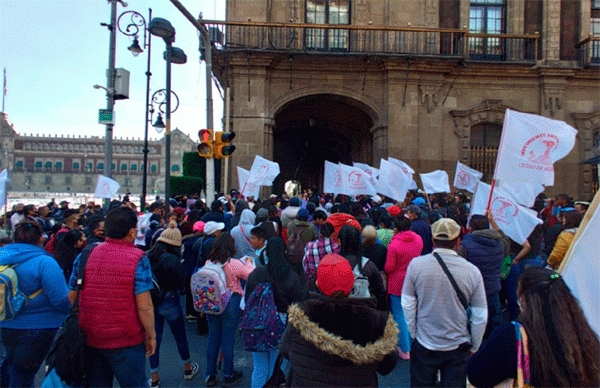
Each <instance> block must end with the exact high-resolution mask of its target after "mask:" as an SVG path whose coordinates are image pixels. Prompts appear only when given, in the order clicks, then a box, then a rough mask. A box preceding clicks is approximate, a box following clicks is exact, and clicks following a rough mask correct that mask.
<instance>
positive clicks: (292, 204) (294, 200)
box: [290, 197, 300, 207]
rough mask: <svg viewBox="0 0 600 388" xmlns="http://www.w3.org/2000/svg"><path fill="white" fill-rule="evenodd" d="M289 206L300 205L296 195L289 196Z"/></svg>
mask: <svg viewBox="0 0 600 388" xmlns="http://www.w3.org/2000/svg"><path fill="white" fill-rule="evenodd" d="M290 206H296V207H298V206H300V198H298V197H292V198H290Z"/></svg>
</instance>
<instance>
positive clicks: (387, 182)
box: [377, 159, 411, 202]
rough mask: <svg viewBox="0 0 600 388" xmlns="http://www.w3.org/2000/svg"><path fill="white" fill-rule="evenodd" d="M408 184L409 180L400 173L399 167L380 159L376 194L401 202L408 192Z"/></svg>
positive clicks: (405, 175)
mask: <svg viewBox="0 0 600 388" xmlns="http://www.w3.org/2000/svg"><path fill="white" fill-rule="evenodd" d="M410 183H411V179H410V178H409V176H408V175H407V174H405V173H404V172H403V171H402V169H401V167H399V166H397V165H395V164H392V163H390V162H388V161H387V160H385V159H381V162H380V165H379V180H378V181H377V192H378V193H380V194H383V195H385V196H386V197H390V198H392V199H395V200H396V201H398V202H402V201H404V198H405V197H406V192H407V191H408V190H409V187H410Z"/></svg>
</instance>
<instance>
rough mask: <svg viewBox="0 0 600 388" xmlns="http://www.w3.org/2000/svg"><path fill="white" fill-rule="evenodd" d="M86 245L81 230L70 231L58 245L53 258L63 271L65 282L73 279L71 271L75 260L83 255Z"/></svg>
mask: <svg viewBox="0 0 600 388" xmlns="http://www.w3.org/2000/svg"><path fill="white" fill-rule="evenodd" d="M85 244H86V238H85V235H84V234H83V232H82V231H81V230H79V229H74V230H70V231H68V232H67V233H65V236H64V237H63V238H62V240H60V242H59V243H58V246H57V247H56V249H55V251H54V254H53V256H54V259H55V260H56V262H57V263H58V265H59V266H60V268H61V269H62V270H63V273H64V275H65V282H68V281H69V279H70V278H71V271H73V263H74V262H75V258H76V257H77V256H78V255H79V254H80V253H81V250H82V249H83V248H84V247H85Z"/></svg>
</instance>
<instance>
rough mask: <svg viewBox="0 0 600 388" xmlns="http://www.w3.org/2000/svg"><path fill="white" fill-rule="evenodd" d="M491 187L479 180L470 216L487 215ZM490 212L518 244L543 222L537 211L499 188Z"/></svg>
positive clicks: (501, 227)
mask: <svg viewBox="0 0 600 388" xmlns="http://www.w3.org/2000/svg"><path fill="white" fill-rule="evenodd" d="M491 189H492V186H490V185H488V184H487V183H484V182H481V181H479V182H477V188H476V189H475V193H474V194H473V200H472V201H471V213H470V214H469V217H471V216H472V215H474V214H480V215H485V213H486V211H487V204H488V199H489V197H490V190H491ZM490 212H492V216H493V217H494V220H495V221H496V223H497V224H498V227H499V228H500V229H501V230H502V231H503V232H504V233H505V234H506V235H507V236H508V237H510V238H511V239H513V240H514V241H515V242H517V243H518V244H523V243H524V242H525V240H527V237H529V235H530V234H531V232H532V231H533V229H534V228H535V227H536V225H538V224H541V223H542V220H540V219H539V218H538V217H537V213H536V212H535V211H533V210H531V209H527V208H526V207H524V206H520V205H519V204H518V203H517V202H516V201H515V200H514V199H512V198H511V196H510V195H508V194H507V193H505V192H504V191H503V190H501V189H498V188H494V194H493V196H492V202H491V203H490Z"/></svg>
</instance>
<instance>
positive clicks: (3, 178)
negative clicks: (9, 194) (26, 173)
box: [0, 169, 8, 212]
mask: <svg viewBox="0 0 600 388" xmlns="http://www.w3.org/2000/svg"><path fill="white" fill-rule="evenodd" d="M6 182H8V171H7V170H6V169H4V170H2V172H0V209H1V208H2V206H4V204H5V203H6ZM4 211H6V212H7V211H8V209H5V210H4Z"/></svg>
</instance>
